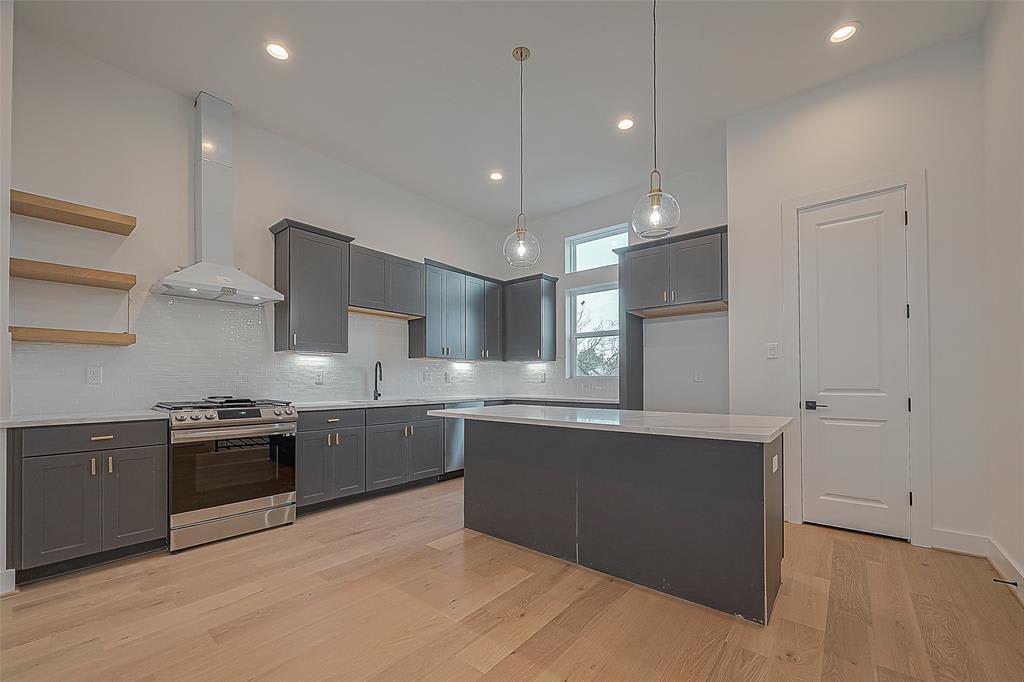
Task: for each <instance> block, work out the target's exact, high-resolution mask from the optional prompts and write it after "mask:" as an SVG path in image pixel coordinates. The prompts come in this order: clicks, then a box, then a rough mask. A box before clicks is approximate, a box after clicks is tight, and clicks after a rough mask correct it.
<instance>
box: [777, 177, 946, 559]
mask: <svg viewBox="0 0 1024 682" xmlns="http://www.w3.org/2000/svg"><path fill="white" fill-rule="evenodd" d="M894 189H903V190H904V192H905V193H906V202H907V212H908V222H907V296H908V299H909V303H910V310H911V315H910V319H909V320H908V324H907V331H908V347H907V353H908V369H909V374H910V387H909V391H910V397H911V399H912V408H913V409H912V410H911V412H910V488H911V490H912V491H913V495H914V498H913V499H914V503H913V505H912V506H911V507H910V542H911V543H912V544H914V545H918V546H920V547H931V545H932V448H931V398H930V396H931V390H930V380H929V368H930V366H931V348H930V338H929V333H928V330H929V328H930V327H929V315H928V197H927V173H926V172H925V170H924V169H920V170H908V171H902V172H897V173H892V174H888V175H884V176H881V177H876V178H873V179H869V180H866V181H863V182H858V183H854V184H851V185H845V186H842V187H835V188H833V189H828V190H823V191H820V192H815V193H813V194H809V195H804V196H801V197H797V198H795V199H789V200H787V201H783V202H782V206H781V211H782V215H781V218H782V222H781V224H782V290H783V306H782V307H783V310H782V342H783V348H791V349H794V352H792V353H787V354H784V355H783V358H784V362H785V363H786V367H785V370H786V372H785V375H786V386H785V387H784V395H785V396H786V399H787V402H788V403H789V404H790V405H792V406H794V407H796V410H795V411H792V412H790V411H787V412H789V413H790V414H791V415H792V416H793V417H794V421H795V426H794V428H793V429H792V430H791V431H787V436H788V437H790V438H793V437H794V436H795V440H796V441H797V443H796V445H797V447H796V448H792V446H791V445H790V444H789V443H787V446H789V447H787V450H794V449H795V450H796V452H795V453H794V454H795V455H796V456H795V457H793V458H792V459H788V458H787V462H786V470H787V476H786V487H787V490H788V491H790V492H789V494H788V495H787V496H786V497H787V500H786V502H787V504H786V506H787V507H788V513H787V520H789V521H791V522H795V523H803V521H804V514H803V453H802V443H800V440H801V438H802V436H801V434H802V431H803V423H802V422H803V410H802V409H801V407H800V406H801V368H802V365H803V363H802V360H801V356H800V353H801V349H800V256H799V246H800V244H799V213H800V211H804V210H808V209H813V208H820V207H822V206H826V205H828V204H832V203H837V202H840V201H845V200H848V199H855V198H858V197H862V196H867V195H870V194H878V193H880V192H885V191H889V190H894Z"/></svg>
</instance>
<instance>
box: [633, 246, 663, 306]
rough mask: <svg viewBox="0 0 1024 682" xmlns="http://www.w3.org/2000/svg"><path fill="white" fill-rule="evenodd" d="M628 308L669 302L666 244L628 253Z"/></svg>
mask: <svg viewBox="0 0 1024 682" xmlns="http://www.w3.org/2000/svg"><path fill="white" fill-rule="evenodd" d="M625 266H626V277H627V284H626V292H625V295H626V309H627V310H639V309H642V308H655V307H657V306H661V305H665V304H666V303H668V290H669V281H668V280H669V274H668V273H669V252H668V249H667V248H666V247H664V246H660V247H655V248H650V249H643V250H641V251H632V252H630V253H627V254H626V258H625Z"/></svg>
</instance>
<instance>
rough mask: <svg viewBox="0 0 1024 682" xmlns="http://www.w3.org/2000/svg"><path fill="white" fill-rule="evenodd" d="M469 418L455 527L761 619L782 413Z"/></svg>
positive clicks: (777, 557) (497, 412)
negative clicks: (461, 504)
mask: <svg viewBox="0 0 1024 682" xmlns="http://www.w3.org/2000/svg"><path fill="white" fill-rule="evenodd" d="M429 414H430V415H432V416H437V417H450V418H461V419H465V420H466V445H465V456H466V462H465V475H466V481H465V526H466V528H470V529H472V530H475V531H479V532H481V533H485V534H487V535H492V536H494V537H497V538H501V539H503V540H507V541H510V542H513V543H515V544H518V545H522V546H524V547H528V548H530V549H533V550H536V551H539V552H543V553H545V554H550V555H552V556H556V557H559V558H561V559H564V560H566V561H572V562H575V563H578V564H580V565H583V566H586V567H588V568H592V569H594V570H597V571H601V572H603V573H608V574H610V575H614V576H617V577H620V578H624V579H626V580H629V581H631V582H634V583H637V584H640V585H644V586H646V587H650V588H652V589H655V590H659V591H661V592H666V593H668V594H672V595H675V596H677V597H681V598H683V599H687V600H689V601H693V602H696V603H698V604H703V605H705V606H709V607H711V608H714V609H718V610H720V611H725V612H727V613H732V614H737V615H740V616H742V617H744V618H747V619H749V620H753V621H756V622H758V623H767V621H768V618H769V616H770V615H771V611H772V606H773V604H774V602H775V597H776V595H777V594H778V591H779V587H780V586H781V584H782V553H783V496H782V475H783V452H782V445H783V443H782V429H783V427H785V426H786V424H788V423H789V421H790V419H789V418H788V417H753V416H740V415H716V414H685V413H675V412H648V411H635V410H612V409H576V408H569V407H544V406H529V405H502V406H495V407H482V408H467V409H455V410H434V411H431V412H430V413H429Z"/></svg>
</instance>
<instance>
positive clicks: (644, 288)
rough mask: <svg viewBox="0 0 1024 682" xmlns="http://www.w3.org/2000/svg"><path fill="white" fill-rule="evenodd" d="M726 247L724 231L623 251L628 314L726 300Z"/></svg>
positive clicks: (622, 283) (677, 238) (624, 297)
mask: <svg viewBox="0 0 1024 682" xmlns="http://www.w3.org/2000/svg"><path fill="white" fill-rule="evenodd" d="M714 229H715V230H720V229H722V228H714ZM725 244H726V242H725V233H724V230H723V231H718V232H714V233H711V234H709V233H708V231H702V232H701V233H698V234H696V235H682V236H680V237H676V238H672V239H671V240H668V243H662V244H657V245H651V246H646V245H643V246H641V245H637V246H633V247H626V248H625V249H623V250H621V251H620V254H621V256H622V271H621V272H620V273H619V276H620V283H621V288H622V297H623V301H624V304H625V308H626V310H645V309H652V308H659V307H664V306H682V305H686V304H690V303H705V302H710V301H723V300H725V299H726V298H727V296H726V284H725V282H726V279H727V277H728V274H727V270H726V259H727V253H726V248H725Z"/></svg>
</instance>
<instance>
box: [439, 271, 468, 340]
mask: <svg viewBox="0 0 1024 682" xmlns="http://www.w3.org/2000/svg"><path fill="white" fill-rule="evenodd" d="M444 343H445V345H446V346H447V347H448V352H447V353H446V354H445V357H449V358H465V357H466V276H465V275H463V274H461V273H458V272H448V271H445V273H444Z"/></svg>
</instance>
